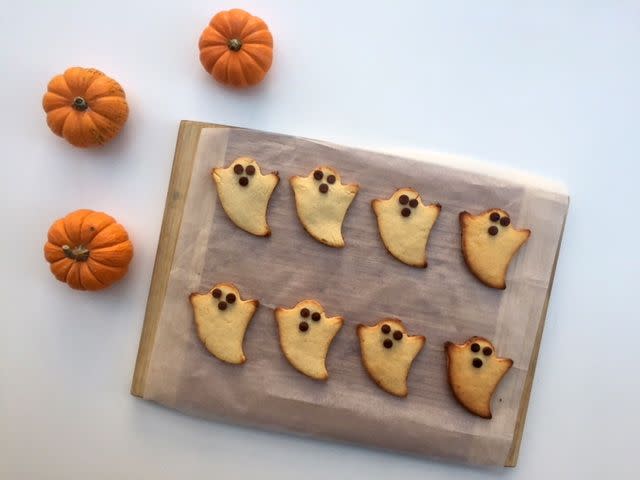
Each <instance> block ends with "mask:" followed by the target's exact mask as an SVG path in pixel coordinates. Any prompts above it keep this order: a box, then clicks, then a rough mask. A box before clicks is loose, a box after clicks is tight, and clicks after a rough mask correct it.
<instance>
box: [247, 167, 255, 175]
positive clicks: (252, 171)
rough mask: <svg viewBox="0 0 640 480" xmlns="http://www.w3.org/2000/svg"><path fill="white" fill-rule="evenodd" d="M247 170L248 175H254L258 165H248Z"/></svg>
mask: <svg viewBox="0 0 640 480" xmlns="http://www.w3.org/2000/svg"><path fill="white" fill-rule="evenodd" d="M245 172H247V175H253V174H254V173H256V167H254V166H253V165H247V169H246V170H245Z"/></svg>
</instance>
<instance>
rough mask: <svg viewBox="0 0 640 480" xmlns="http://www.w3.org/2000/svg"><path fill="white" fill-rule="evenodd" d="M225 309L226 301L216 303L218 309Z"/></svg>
mask: <svg viewBox="0 0 640 480" xmlns="http://www.w3.org/2000/svg"><path fill="white" fill-rule="evenodd" d="M226 309H227V302H219V303H218V310H226Z"/></svg>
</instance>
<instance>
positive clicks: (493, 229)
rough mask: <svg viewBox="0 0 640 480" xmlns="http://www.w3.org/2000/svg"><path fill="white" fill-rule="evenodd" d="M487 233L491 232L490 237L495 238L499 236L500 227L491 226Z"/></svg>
mask: <svg viewBox="0 0 640 480" xmlns="http://www.w3.org/2000/svg"><path fill="white" fill-rule="evenodd" d="M487 232H489V235H491V236H494V235H497V234H498V227H496V226H495V225H491V226H490V227H489V229H488V230H487Z"/></svg>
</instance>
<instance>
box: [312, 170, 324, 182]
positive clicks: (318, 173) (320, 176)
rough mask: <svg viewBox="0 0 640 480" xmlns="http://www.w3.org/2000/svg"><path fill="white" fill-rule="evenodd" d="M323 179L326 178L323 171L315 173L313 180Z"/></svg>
mask: <svg viewBox="0 0 640 480" xmlns="http://www.w3.org/2000/svg"><path fill="white" fill-rule="evenodd" d="M322 177H324V174H323V173H322V170H316V171H315V172H313V178H315V179H316V180H322Z"/></svg>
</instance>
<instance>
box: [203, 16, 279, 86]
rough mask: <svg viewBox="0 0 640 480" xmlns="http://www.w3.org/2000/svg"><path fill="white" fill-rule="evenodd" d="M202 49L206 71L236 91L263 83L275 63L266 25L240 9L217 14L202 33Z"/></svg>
mask: <svg viewBox="0 0 640 480" xmlns="http://www.w3.org/2000/svg"><path fill="white" fill-rule="evenodd" d="M199 46H200V62H202V66H203V67H204V69H205V70H206V71H207V72H209V73H210V74H211V75H212V76H213V78H215V79H216V80H217V81H219V82H220V83H224V84H225V85H231V86H233V87H248V86H251V85H255V84H256V83H259V82H260V81H262V79H263V78H264V76H265V75H266V74H267V72H268V71H269V68H270V67H271V61H272V59H273V37H272V36H271V32H269V27H267V24H266V23H264V22H263V21H262V20H261V19H259V18H258V17H254V16H253V15H251V14H250V13H247V12H245V11H244V10H240V9H238V8H234V9H233V10H229V11H224V12H219V13H217V14H216V15H215V16H214V17H213V18H212V19H211V22H209V25H208V26H207V28H205V29H204V32H202V35H201V36H200V44H199Z"/></svg>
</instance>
